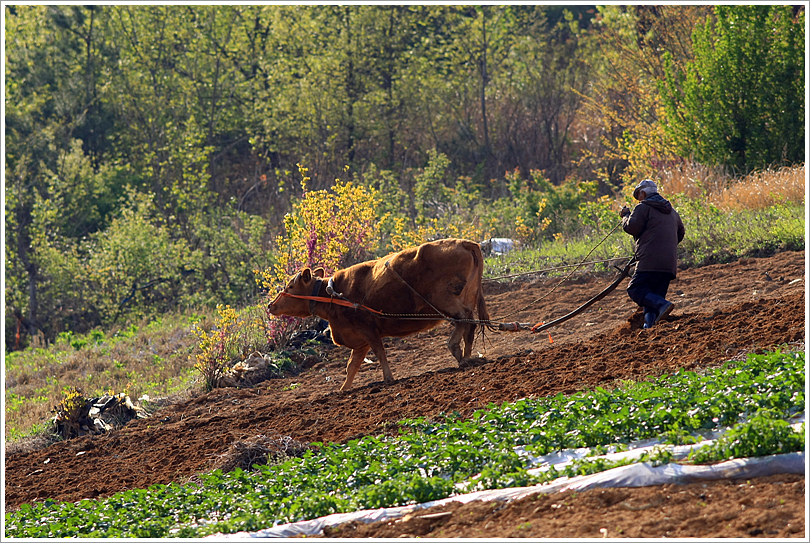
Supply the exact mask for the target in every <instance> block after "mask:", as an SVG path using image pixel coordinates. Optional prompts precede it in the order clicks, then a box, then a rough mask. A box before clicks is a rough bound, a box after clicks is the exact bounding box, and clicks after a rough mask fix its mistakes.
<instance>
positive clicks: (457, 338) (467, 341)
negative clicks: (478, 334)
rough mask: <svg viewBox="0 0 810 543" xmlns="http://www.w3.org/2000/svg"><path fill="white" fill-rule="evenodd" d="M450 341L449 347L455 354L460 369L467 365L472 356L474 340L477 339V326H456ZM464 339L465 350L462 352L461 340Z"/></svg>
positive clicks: (448, 341) (448, 342)
mask: <svg viewBox="0 0 810 543" xmlns="http://www.w3.org/2000/svg"><path fill="white" fill-rule="evenodd" d="M455 326H456V327H455V329H454V330H453V333H452V334H451V335H450V339H448V340H447V346H448V347H449V348H450V352H451V353H453V356H454V357H455V359H456V361H458V365H459V367H464V366H465V365H467V361H468V360H469V359H470V355H471V354H472V345H473V340H474V339H475V325H474V324H456V325H455ZM462 339H464V350H463V351H462V350H461V340H462Z"/></svg>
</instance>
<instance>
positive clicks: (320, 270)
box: [312, 268, 324, 279]
mask: <svg viewBox="0 0 810 543" xmlns="http://www.w3.org/2000/svg"><path fill="white" fill-rule="evenodd" d="M323 274H324V271H323V268H315V269H314V270H312V275H314V276H315V277H319V278H321V279H323Z"/></svg>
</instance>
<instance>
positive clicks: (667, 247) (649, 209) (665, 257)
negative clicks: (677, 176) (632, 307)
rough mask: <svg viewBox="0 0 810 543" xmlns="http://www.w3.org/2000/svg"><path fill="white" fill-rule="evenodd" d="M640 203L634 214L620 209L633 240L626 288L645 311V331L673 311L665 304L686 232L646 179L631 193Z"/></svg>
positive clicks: (631, 297) (623, 208)
mask: <svg viewBox="0 0 810 543" xmlns="http://www.w3.org/2000/svg"><path fill="white" fill-rule="evenodd" d="M633 198H635V199H636V200H638V201H639V202H641V203H640V204H639V205H637V206H636V207H635V208H634V209H633V212H632V213H631V212H630V209H629V208H628V207H627V206H622V210H621V211H620V212H619V215H620V216H621V218H622V228H624V231H625V232H627V233H628V234H630V235H631V236H633V239H635V240H636V251H635V252H636V258H637V259H638V264H636V270H635V272H634V273H633V277H632V278H631V279H630V284H629V285H627V294H628V295H629V296H630V299H631V300H633V301H634V302H636V303H637V304H638V305H640V306H641V307H643V308H644V328H652V327H653V325H654V324H655V323H656V322H658V321H659V320H661V319H662V318H663V317H665V316H667V315H669V313H670V312H671V311H672V309H673V308H674V307H675V304H673V303H672V302H670V301H667V299H666V298H665V296H666V295H667V289H668V288H669V282H670V281H672V280H673V279H675V275H676V273H677V271H678V252H677V248H678V244H679V243H680V242H681V240H683V236H684V234H685V232H686V230H685V228H684V226H683V221H681V217H680V216H679V215H678V212H677V211H675V209H674V208H673V207H672V204H670V203H669V201H668V200H666V199H665V198H663V197H662V196H661V195H660V194H658V186H657V185H656V184H655V183H654V182H653V181H651V180H650V179H645V180H644V181H642V182H641V183H639V184H638V185H636V188H635V190H633Z"/></svg>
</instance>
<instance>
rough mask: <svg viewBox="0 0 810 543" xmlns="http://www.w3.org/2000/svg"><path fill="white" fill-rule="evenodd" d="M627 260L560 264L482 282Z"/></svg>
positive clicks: (624, 257) (491, 278) (489, 278)
mask: <svg viewBox="0 0 810 543" xmlns="http://www.w3.org/2000/svg"><path fill="white" fill-rule="evenodd" d="M625 259H627V257H626V256H620V257H616V258H606V259H605V260H590V261H588V262H580V263H578V264H561V265H559V266H554V267H551V268H541V269H539V270H532V271H527V272H522V273H512V274H509V275H498V276H496V277H484V279H483V280H484V281H500V280H501V279H512V278H513V277H522V276H524V275H534V274H536V273H544V272H547V271H556V270H565V269H568V268H576V267H578V266H584V265H585V264H604V263H605V262H613V261H614V260H625Z"/></svg>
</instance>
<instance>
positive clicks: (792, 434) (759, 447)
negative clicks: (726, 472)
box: [689, 409, 805, 464]
mask: <svg viewBox="0 0 810 543" xmlns="http://www.w3.org/2000/svg"><path fill="white" fill-rule="evenodd" d="M803 450H805V442H804V425H802V428H801V430H800V431H798V432H796V431H794V430H793V428H791V426H790V424H788V422H787V421H785V420H783V419H781V418H780V417H779V414H778V413H773V412H772V411H770V410H768V409H763V410H760V411H758V412H757V413H756V414H755V415H753V416H752V417H751V420H748V421H746V422H743V423H740V424H738V425H737V426H735V427H734V428H732V429H731V430H729V431H728V432H726V433H725V434H724V435H723V436H721V437H720V439H718V440H717V441H715V442H714V443H712V444H711V445H709V446H706V447H701V448H700V449H697V450H693V451H692V453H690V454H689V460H691V461H692V462H694V463H696V464H706V463H711V462H722V461H724V460H732V459H734V458H746V457H750V456H766V455H770V454H784V453H789V452H795V451H803Z"/></svg>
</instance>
